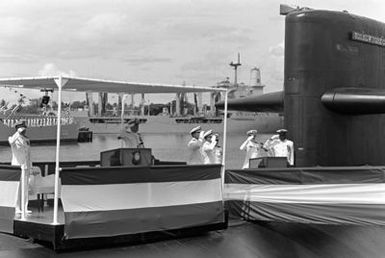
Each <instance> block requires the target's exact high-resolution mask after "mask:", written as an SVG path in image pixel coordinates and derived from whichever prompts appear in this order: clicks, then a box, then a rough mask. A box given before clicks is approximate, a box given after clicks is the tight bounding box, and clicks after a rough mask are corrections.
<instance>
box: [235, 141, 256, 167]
mask: <svg viewBox="0 0 385 258" xmlns="http://www.w3.org/2000/svg"><path fill="white" fill-rule="evenodd" d="M239 149H240V150H245V151H246V157H245V161H244V162H243V166H242V169H245V168H249V161H250V159H255V158H259V157H260V149H261V147H260V144H259V143H257V142H254V141H252V140H251V139H249V138H247V139H246V141H244V142H243V144H242V145H241V147H240V148H239Z"/></svg>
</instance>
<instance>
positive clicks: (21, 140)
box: [8, 131, 32, 170]
mask: <svg viewBox="0 0 385 258" xmlns="http://www.w3.org/2000/svg"><path fill="white" fill-rule="evenodd" d="M8 142H9V144H10V145H11V151H12V161H11V165H13V166H20V167H22V168H24V169H27V170H28V169H31V168H32V160H31V147H30V143H29V139H28V138H27V137H25V136H23V135H21V134H20V133H19V132H18V131H17V132H16V133H15V134H14V135H12V136H10V137H8Z"/></svg>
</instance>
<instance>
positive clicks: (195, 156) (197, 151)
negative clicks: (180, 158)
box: [187, 126, 222, 165]
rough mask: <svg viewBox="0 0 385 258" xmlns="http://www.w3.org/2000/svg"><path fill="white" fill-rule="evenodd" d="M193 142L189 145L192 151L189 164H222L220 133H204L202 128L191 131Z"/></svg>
mask: <svg viewBox="0 0 385 258" xmlns="http://www.w3.org/2000/svg"><path fill="white" fill-rule="evenodd" d="M190 134H191V137H192V138H191V140H190V141H189V142H188V144H187V148H188V149H189V150H190V157H189V160H188V164H192V165H193V164H221V163H222V148H221V147H220V146H219V144H218V142H219V133H214V132H213V131H212V130H208V131H206V132H205V131H203V130H202V128H201V127H200V126H197V127H194V128H193V129H192V130H191V131H190Z"/></svg>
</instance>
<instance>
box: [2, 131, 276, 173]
mask: <svg viewBox="0 0 385 258" xmlns="http://www.w3.org/2000/svg"><path fill="white" fill-rule="evenodd" d="M270 136H271V135H267V134H261V135H259V136H258V140H259V141H261V142H265V140H266V139H267V138H269V137H270ZM142 137H143V141H144V144H145V147H147V148H151V149H152V153H153V155H154V156H155V157H156V158H157V159H160V160H163V161H187V159H188V155H189V152H188V150H187V143H188V141H189V140H190V138H191V137H190V135H189V134H165V133H162V134H142ZM246 137H247V136H246V135H238V134H230V135H228V137H227V151H226V168H240V167H241V166H242V164H243V161H244V157H245V152H244V151H241V150H239V146H240V145H241V144H242V142H243V141H244V140H245V139H246ZM222 140H223V139H221V141H222ZM220 144H221V146H223V145H222V142H221V143H220ZM119 147H120V141H119V140H118V139H117V136H116V135H94V139H93V142H92V143H71V144H69V143H68V144H63V145H62V146H61V147H60V160H61V161H85V160H100V152H101V151H105V150H109V149H114V148H119ZM55 152H56V146H55V144H50V145H47V144H44V145H36V146H32V159H33V161H35V162H37V161H54V160H55ZM10 160H11V149H10V147H8V146H1V147H0V161H1V162H10Z"/></svg>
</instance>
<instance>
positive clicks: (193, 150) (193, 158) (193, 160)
mask: <svg viewBox="0 0 385 258" xmlns="http://www.w3.org/2000/svg"><path fill="white" fill-rule="evenodd" d="M202 145H203V139H202V138H201V137H200V138H199V139H195V138H192V139H191V140H190V141H189V142H188V144H187V148H188V149H189V150H190V156H189V159H188V164H203V156H202V153H201V148H202Z"/></svg>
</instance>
